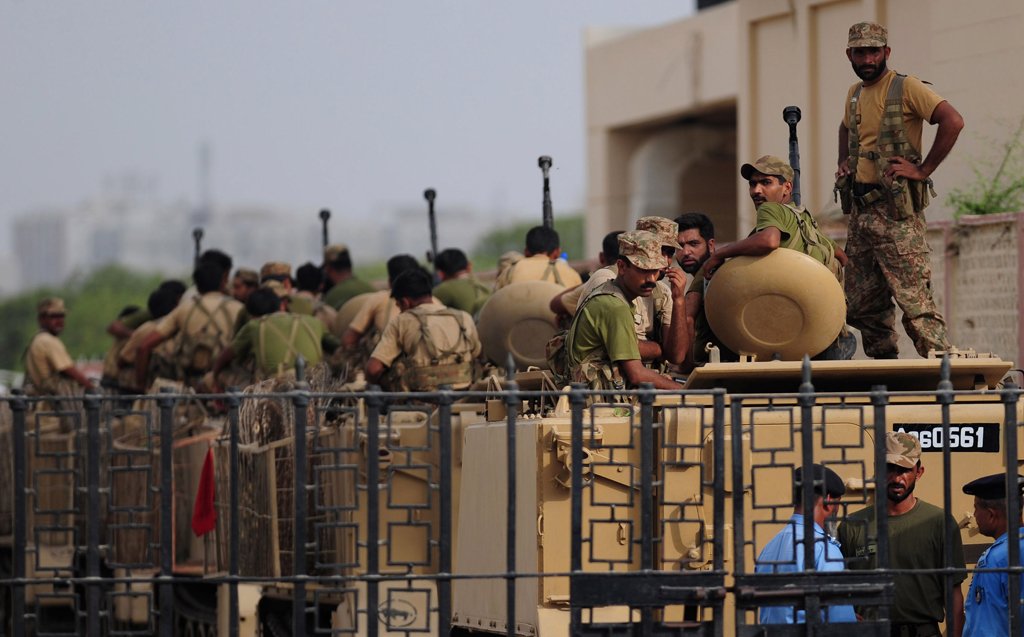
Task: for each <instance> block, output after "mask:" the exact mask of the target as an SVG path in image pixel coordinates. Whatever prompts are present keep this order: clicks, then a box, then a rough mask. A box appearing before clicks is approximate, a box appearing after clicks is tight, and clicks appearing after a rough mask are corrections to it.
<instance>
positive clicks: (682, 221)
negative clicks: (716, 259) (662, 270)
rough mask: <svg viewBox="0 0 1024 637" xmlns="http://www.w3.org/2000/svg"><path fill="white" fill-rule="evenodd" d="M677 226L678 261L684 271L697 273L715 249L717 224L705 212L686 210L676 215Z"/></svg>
mask: <svg viewBox="0 0 1024 637" xmlns="http://www.w3.org/2000/svg"><path fill="white" fill-rule="evenodd" d="M676 226H678V227H679V237H678V242H679V251H678V252H676V262H677V263H679V267H680V268H682V270H683V272H685V273H687V274H691V275H695V274H697V271H698V270H700V266H702V265H704V262H705V261H707V260H708V257H709V256H711V253H713V252H714V251H715V224H714V223H712V222H711V219H709V218H708V216H707V215H706V214H704V213H701V212H684V213H683V214H681V215H679V216H678V217H676ZM701 278H704V277H703V275H702V276H701Z"/></svg>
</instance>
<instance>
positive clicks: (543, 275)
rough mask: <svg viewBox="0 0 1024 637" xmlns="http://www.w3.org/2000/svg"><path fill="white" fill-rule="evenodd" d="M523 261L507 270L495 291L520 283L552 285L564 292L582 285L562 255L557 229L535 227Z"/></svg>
mask: <svg viewBox="0 0 1024 637" xmlns="http://www.w3.org/2000/svg"><path fill="white" fill-rule="evenodd" d="M523 254H524V257H523V258H522V259H520V260H518V261H516V262H515V263H514V264H512V265H511V266H509V267H508V268H507V269H505V270H504V271H503V272H502V273H501V276H499V277H498V278H497V279H495V281H494V289H495V290H500V289H501V288H503V287H505V286H506V285H508V284H510V283H516V282H517V281H551V282H553V283H557V284H558V285H560V286H562V287H563V288H571V287H574V286H577V285H579V284H580V283H583V279H581V278H580V275H579V273H578V272H576V270H573V269H572V267H570V266H569V264H568V263H566V262H565V260H564V259H560V258H559V256H560V255H561V254H562V248H561V239H560V238H559V236H558V233H557V232H555V230H554V228H548V227H546V226H535V227H533V228H530V231H529V232H527V233H526V250H525V251H524V253H523Z"/></svg>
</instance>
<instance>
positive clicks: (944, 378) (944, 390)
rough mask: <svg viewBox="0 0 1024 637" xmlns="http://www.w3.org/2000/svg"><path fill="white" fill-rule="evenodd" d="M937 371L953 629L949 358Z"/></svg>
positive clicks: (948, 609) (948, 595)
mask: <svg viewBox="0 0 1024 637" xmlns="http://www.w3.org/2000/svg"><path fill="white" fill-rule="evenodd" d="M939 370H940V373H939V377H940V380H939V387H938V392H937V394H936V397H935V398H936V401H937V402H938V403H939V404H940V405H941V410H942V475H943V476H945V478H946V480H945V482H946V485H945V488H943V490H942V510H943V511H946V512H947V513H946V515H945V523H944V525H943V528H944V530H945V532H944V533H943V534H942V540H943V541H942V568H944V569H946V570H947V572H946V574H945V575H943V577H942V581H943V583H944V584H945V588H944V590H945V594H944V595H943V599H944V600H945V608H946V623H947V624H949V625H953V624H954V623H956V621H957V620H956V618H955V617H953V616H952V614H951V613H952V610H953V574H952V573H950V572H948V570H949V569H951V568H953V542H952V541H951V540H952V539H953V534H954V533H960V529H958V528H957V526H956V521H955V520H953V516H952V515H950V514H949V513H948V512H949V511H952V510H953V494H952V487H953V485H952V484H950V477H951V476H952V470H953V462H952V457H951V456H950V452H951V449H950V446H949V406H950V405H951V404H952V403H953V383H952V381H950V362H949V354H944V355H943V356H942V364H941V365H940V366H939Z"/></svg>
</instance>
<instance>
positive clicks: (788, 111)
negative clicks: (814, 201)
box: [782, 106, 800, 206]
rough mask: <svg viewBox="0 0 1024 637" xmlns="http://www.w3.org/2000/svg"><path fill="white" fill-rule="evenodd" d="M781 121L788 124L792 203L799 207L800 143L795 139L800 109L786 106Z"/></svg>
mask: <svg viewBox="0 0 1024 637" xmlns="http://www.w3.org/2000/svg"><path fill="white" fill-rule="evenodd" d="M782 119H783V121H785V122H786V123H787V124H789V165H790V166H792V167H793V203H794V204H795V205H797V206H799V205H800V141H799V140H798V139H797V137H796V125H797V122H799V121H800V107H798V106H787V107H786V108H784V109H782Z"/></svg>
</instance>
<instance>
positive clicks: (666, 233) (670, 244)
mask: <svg viewBox="0 0 1024 637" xmlns="http://www.w3.org/2000/svg"><path fill="white" fill-rule="evenodd" d="M636 229H637V230H644V231H646V232H652V233H654V234H656V235H658V237H660V238H661V245H663V246H665V247H667V248H672V249H673V250H679V249H681V248H682V246H681V245H679V224H678V223H676V222H675V221H672V220H671V219H666V218H665V217H658V216H652V217H640V218H639V219H637V220H636Z"/></svg>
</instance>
